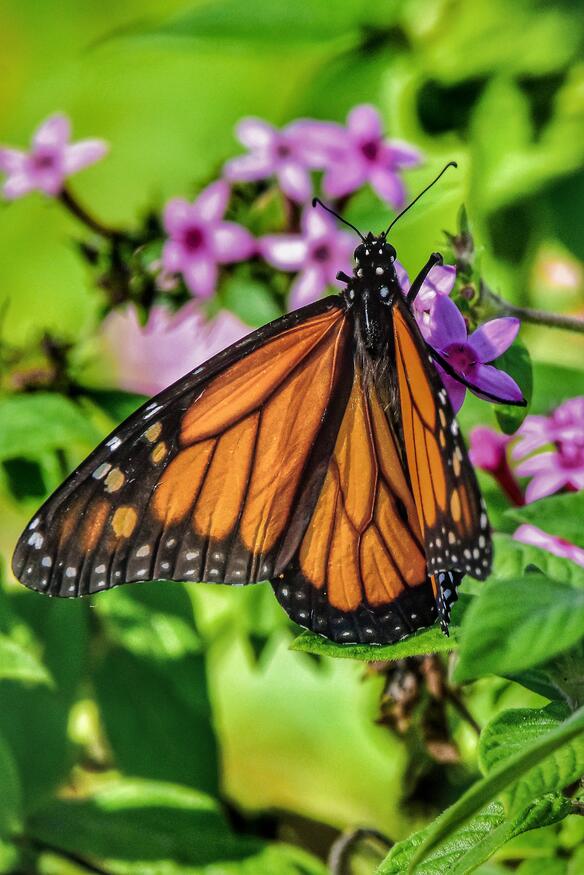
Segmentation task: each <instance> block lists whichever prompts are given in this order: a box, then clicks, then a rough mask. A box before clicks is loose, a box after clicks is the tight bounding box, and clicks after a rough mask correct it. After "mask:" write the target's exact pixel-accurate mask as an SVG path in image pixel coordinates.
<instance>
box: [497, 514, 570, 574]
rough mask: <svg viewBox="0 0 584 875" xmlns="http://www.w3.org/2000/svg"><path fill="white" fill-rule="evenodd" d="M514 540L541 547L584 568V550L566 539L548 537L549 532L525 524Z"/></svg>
mask: <svg viewBox="0 0 584 875" xmlns="http://www.w3.org/2000/svg"><path fill="white" fill-rule="evenodd" d="M513 538H514V539H515V540H516V541H521V542H522V543H523V544H531V545H532V546H534V547H540V548H541V549H542V550H547V551H548V553H553V554H554V556H560V557H561V558H562V559H570V560H571V561H572V562H575V563H576V564H577V565H582V566H583V567H584V550H582V549H581V548H580V547H577V546H576V545H575V544H571V543H570V542H569V541H566V540H564V538H557V537H556V536H555V535H548V533H547V532H543V531H542V530H541V529H538V528H537V526H532V525H529V524H528V523H524V524H523V525H521V526H519V528H518V529H517V531H516V532H515V534H514V535H513Z"/></svg>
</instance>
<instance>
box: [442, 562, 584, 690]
mask: <svg viewBox="0 0 584 875" xmlns="http://www.w3.org/2000/svg"><path fill="white" fill-rule="evenodd" d="M583 636H584V590H582V589H575V588H573V587H571V586H566V584H563V583H558V582H557V581H555V580H550V578H548V577H544V575H542V574H536V573H533V574H527V575H525V577H523V578H517V579H511V580H492V581H490V582H489V583H488V584H486V585H485V586H484V588H483V589H482V592H481V594H480V596H479V597H478V598H477V599H475V601H474V602H473V604H472V605H471V607H470V608H469V611H468V613H467V614H466V616H465V618H464V625H463V629H462V636H461V645H460V659H459V663H458V665H457V667H456V671H455V675H454V676H455V678H456V680H457V681H459V682H463V681H468V680H472V679H474V678H478V677H484V676H485V675H488V674H502V675H508V674H513V673H514V672H518V671H522V670H523V669H526V668H531V666H534V665H537V664H538V663H541V662H546V661H547V660H549V659H550V658H551V657H552V656H555V655H556V654H558V653H561V652H562V651H564V650H568V649H569V648H570V647H572V646H573V645H574V644H576V642H577V641H579V640H580V639H581V638H582V637H583Z"/></svg>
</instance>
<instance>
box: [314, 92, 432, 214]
mask: <svg viewBox="0 0 584 875" xmlns="http://www.w3.org/2000/svg"><path fill="white" fill-rule="evenodd" d="M305 149H306V150H307V153H310V152H312V154H313V157H314V158H315V161H320V165H321V166H322V167H323V169H324V171H325V173H324V179H323V191H324V193H325V195H326V196H327V197H330V198H342V197H346V196H347V195H349V194H352V193H353V192H354V191H356V190H357V189H358V188H361V186H363V185H365V184H366V183H369V184H370V185H371V186H372V187H373V189H374V190H375V192H376V193H377V194H378V195H379V197H380V198H381V199H382V200H384V201H387V203H389V204H391V206H392V207H393V208H394V209H396V210H397V209H400V208H401V207H402V206H403V205H404V203H405V188H404V185H403V182H402V180H401V178H400V176H399V172H400V170H402V169H403V168H406V167H415V166H416V165H417V164H419V163H420V161H421V156H420V153H419V152H418V150H417V149H414V148H413V147H412V146H410V145H408V144H407V143H402V142H400V141H398V140H389V139H387V138H385V137H384V135H383V126H382V122H381V117H380V115H379V113H378V112H377V110H376V109H375V108H374V107H373V106H369V105H368V104H361V105H360V106H356V107H355V108H354V109H352V110H351V112H350V113H349V115H348V117H347V127H346V128H344V127H343V126H342V125H335V124H332V123H329V124H324V123H321V124H320V125H319V126H318V127H315V128H314V129H313V130H310V129H309V130H308V131H307V132H306V136H305Z"/></svg>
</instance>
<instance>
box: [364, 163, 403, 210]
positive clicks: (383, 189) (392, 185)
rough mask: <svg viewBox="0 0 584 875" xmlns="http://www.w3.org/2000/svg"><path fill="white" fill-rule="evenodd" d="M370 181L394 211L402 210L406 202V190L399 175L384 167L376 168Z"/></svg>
mask: <svg viewBox="0 0 584 875" xmlns="http://www.w3.org/2000/svg"><path fill="white" fill-rule="evenodd" d="M369 181H370V182H371V185H372V186H373V188H374V190H375V192H376V193H377V194H378V195H379V197H380V198H381V199H382V200H384V201H387V203H388V204H390V206H392V207H393V209H394V210H400V209H401V208H402V207H403V205H404V204H405V202H406V189H405V185H404V184H403V182H402V181H401V179H400V177H399V176H398V175H397V173H394V172H393V171H392V170H386V169H385V168H384V167H379V166H377V167H374V168H373V169H372V170H371V173H370V175H369Z"/></svg>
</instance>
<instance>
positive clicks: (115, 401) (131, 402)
mask: <svg viewBox="0 0 584 875" xmlns="http://www.w3.org/2000/svg"><path fill="white" fill-rule="evenodd" d="M85 393H86V395H87V396H88V398H91V400H92V401H93V403H94V404H96V405H97V406H98V407H99V408H101V410H104V411H105V412H106V413H107V414H108V416H109V418H110V419H112V420H113V421H114V422H116V423H117V422H122V420H124V419H127V418H128V416H130V415H131V414H132V413H134V411H136V410H137V409H138V408H139V407H140V406H141V405H142V404H144V402H145V401H146V397H145V396H144V395H136V394H134V393H132V392H122V391H121V390H116V389H86V390H85Z"/></svg>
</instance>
